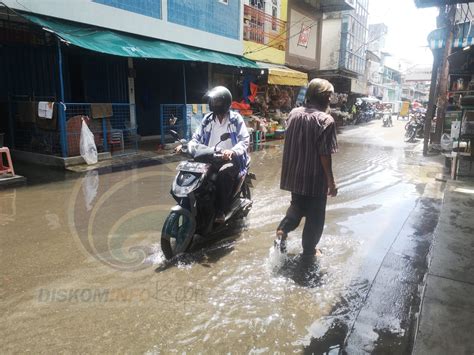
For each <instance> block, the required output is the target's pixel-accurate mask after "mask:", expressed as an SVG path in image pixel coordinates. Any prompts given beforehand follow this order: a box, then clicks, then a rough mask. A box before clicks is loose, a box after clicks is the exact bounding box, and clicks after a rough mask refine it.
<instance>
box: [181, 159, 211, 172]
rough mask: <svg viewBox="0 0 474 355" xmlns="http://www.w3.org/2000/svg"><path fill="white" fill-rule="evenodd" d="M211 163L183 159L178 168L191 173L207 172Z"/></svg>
mask: <svg viewBox="0 0 474 355" xmlns="http://www.w3.org/2000/svg"><path fill="white" fill-rule="evenodd" d="M208 167H209V164H205V163H196V162H190V161H182V162H181V163H179V165H178V166H177V168H176V170H180V171H188V172H190V173H205V172H206V171H207V170H208Z"/></svg>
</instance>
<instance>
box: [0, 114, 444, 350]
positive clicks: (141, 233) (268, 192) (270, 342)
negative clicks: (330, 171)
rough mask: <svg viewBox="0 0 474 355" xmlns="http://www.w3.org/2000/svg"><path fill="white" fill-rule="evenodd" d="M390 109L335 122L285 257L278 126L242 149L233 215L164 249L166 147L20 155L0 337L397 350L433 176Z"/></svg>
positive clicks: (180, 346) (431, 224) (4, 265)
mask: <svg viewBox="0 0 474 355" xmlns="http://www.w3.org/2000/svg"><path fill="white" fill-rule="evenodd" d="M403 125H404V123H403V122H397V121H395V127H392V128H382V127H381V122H380V121H374V122H371V123H369V124H366V125H363V126H360V127H348V128H343V129H342V131H341V133H340V135H339V142H340V152H339V153H338V154H336V155H335V157H334V170H335V175H336V179H337V182H338V185H339V196H338V197H336V198H333V199H329V204H328V208H327V218H326V226H325V230H324V234H323V237H322V240H321V242H320V244H319V247H320V248H321V249H322V253H323V256H322V257H321V258H320V259H319V260H318V261H317V263H316V264H308V263H306V262H304V261H302V260H300V259H299V257H298V253H299V252H300V251H301V246H300V235H301V230H302V228H301V227H300V228H299V229H297V230H296V231H295V232H294V233H292V234H290V239H289V245H288V249H289V256H288V257H286V258H285V257H282V256H281V255H279V254H278V253H276V252H275V251H274V250H273V248H272V241H273V238H274V230H275V228H276V226H277V224H278V222H279V221H280V219H281V218H282V217H283V216H284V214H285V211H286V208H287V206H288V204H289V194H288V193H286V192H282V191H280V190H279V187H278V186H279V168H280V163H281V153H282V146H281V144H279V143H278V142H277V143H272V144H268V145H267V146H265V147H263V148H262V149H261V150H257V151H255V152H253V153H252V159H253V165H252V171H253V172H254V173H255V174H256V175H257V178H258V180H257V182H256V184H255V189H254V190H253V197H254V207H253V209H252V211H251V213H250V215H249V217H248V218H247V219H246V220H245V221H243V222H242V223H240V224H238V225H234V226H232V228H230V230H229V231H228V232H226V234H225V235H223V236H222V238H223V240H221V241H218V242H215V243H212V244H208V245H204V246H200V247H199V246H198V247H196V248H195V249H194V251H193V252H192V253H190V254H189V255H187V256H186V257H184V258H182V259H181V260H180V261H179V262H178V263H177V264H174V265H168V264H166V263H165V262H164V259H163V256H162V254H161V252H160V247H159V237H160V231H161V226H162V223H163V221H164V219H165V218H166V216H167V213H168V212H169V209H170V207H171V206H172V204H173V200H172V198H171V197H170V195H169V189H170V184H171V181H172V178H173V176H174V174H175V170H174V169H175V167H176V163H175V162H171V163H166V162H165V161H164V160H153V161H151V160H150V161H149V162H145V163H142V164H140V165H139V166H134V165H125V166H115V167H103V168H101V169H99V170H95V171H88V172H87V173H70V172H69V173H62V172H54V173H53V172H51V171H50V170H48V173H47V175H45V171H44V170H36V172H35V173H33V174H32V173H31V171H30V172H28V171H25V172H26V173H28V174H27V177H28V179H29V180H28V181H29V185H28V186H27V187H24V188H18V189H13V190H6V191H0V207H1V210H0V235H1V239H0V243H1V247H0V253H1V254H0V255H1V262H0V266H1V270H0V275H1V278H0V282H1V288H0V312H1V313H2V323H1V325H0V334H1V337H0V349H2V352H25V351H30V352H56V351H62V352H133V353H150V354H152V353H168V352H178V351H179V352H183V351H189V352H193V353H194V352H207V351H209V350H211V349H212V351H215V352H224V351H231V350H234V351H242V352H253V353H260V352H269V351H282V352H303V351H304V352H307V353H324V352H330V353H338V352H347V353H360V352H369V353H370V352H373V353H407V352H409V351H410V349H411V341H412V337H413V326H414V321H415V320H416V314H417V309H418V305H419V286H420V284H421V282H422V280H423V277H424V275H425V273H426V268H427V265H426V255H427V254H428V252H429V249H430V246H431V241H432V236H433V230H434V228H435V226H436V223H437V220H438V215H439V206H440V201H441V198H442V193H443V188H444V185H443V183H441V182H437V181H435V176H436V174H438V173H439V172H441V171H442V164H441V163H440V162H439V161H437V160H436V159H424V158H422V157H421V150H420V148H421V147H420V142H418V143H415V144H411V143H410V144H408V143H404V142H403V139H402V137H403ZM26 170H28V169H26ZM48 181H51V182H48Z"/></svg>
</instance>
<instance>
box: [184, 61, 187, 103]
mask: <svg viewBox="0 0 474 355" xmlns="http://www.w3.org/2000/svg"><path fill="white" fill-rule="evenodd" d="M183 90H184V104H185V105H187V104H188V98H187V96H186V67H185V65H184V63H183Z"/></svg>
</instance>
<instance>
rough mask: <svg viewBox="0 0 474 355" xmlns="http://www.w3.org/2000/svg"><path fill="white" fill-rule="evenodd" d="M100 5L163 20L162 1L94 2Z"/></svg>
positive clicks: (124, 0)
mask: <svg viewBox="0 0 474 355" xmlns="http://www.w3.org/2000/svg"><path fill="white" fill-rule="evenodd" d="M92 1H93V2H96V3H98V4H103V5H108V6H112V7H116V8H118V9H122V10H126V11H130V12H135V13H137V14H140V15H145V16H149V17H153V18H157V19H161V0H92Z"/></svg>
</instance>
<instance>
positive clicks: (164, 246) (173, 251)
mask: <svg viewBox="0 0 474 355" xmlns="http://www.w3.org/2000/svg"><path fill="white" fill-rule="evenodd" d="M192 229H193V228H192V223H191V221H190V220H189V217H188V216H186V215H184V214H182V213H178V212H175V211H172V212H171V213H170V214H169V215H168V217H167V218H166V221H165V223H164V224H163V229H162V231H161V250H162V251H163V254H164V256H165V258H166V259H168V260H169V259H172V258H173V257H175V256H176V255H178V254H181V253H184V252H185V251H186V250H187V249H188V247H189V245H190V244H191V241H192V239H193V235H194V231H193V230H192Z"/></svg>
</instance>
